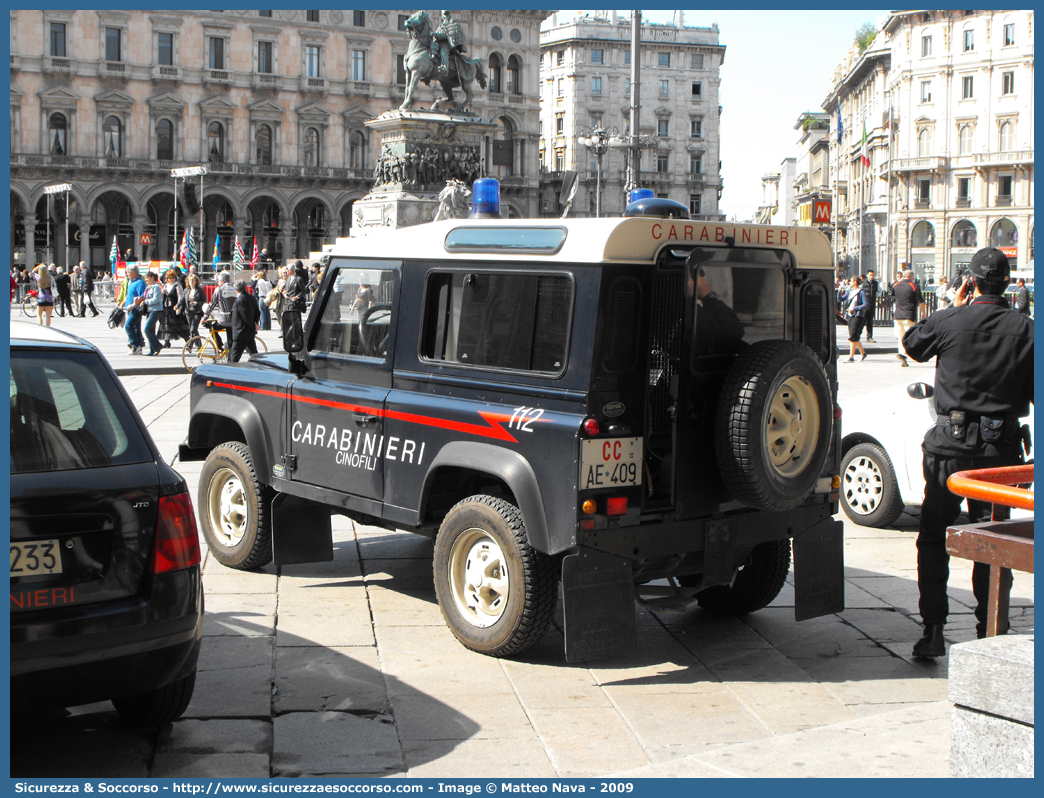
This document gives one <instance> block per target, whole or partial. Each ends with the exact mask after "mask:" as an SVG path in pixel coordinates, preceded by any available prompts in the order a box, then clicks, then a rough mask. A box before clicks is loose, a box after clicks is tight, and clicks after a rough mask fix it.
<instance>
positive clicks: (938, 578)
mask: <svg viewBox="0 0 1044 798" xmlns="http://www.w3.org/2000/svg"><path fill="white" fill-rule="evenodd" d="M968 273H969V276H968V277H967V278H966V279H965V282H964V283H963V285H962V286H961V288H960V289H959V290H958V292H957V294H956V295H955V297H954V307H952V308H947V309H946V310H941V311H938V312H936V313H933V314H932V315H931V316H929V317H928V318H927V319H925V320H924V321H921V322H918V323H917V324H915V325H914V326H913V327H912V328H911V329H910V330H909V331H908V332H907V333H906V335H905V336H903V345H904V346H905V348H906V352H907V354H908V355H909V356H910V357H912V358H913V359H914V360H916V361H918V362H919V363H924V362H926V361H928V360H931V359H933V358H934V359H935V362H936V369H935V411H936V413H937V415H938V420H937V423H936V424H935V425H934V426H932V427H931V428H930V429H929V430H928V432H927V433H925V436H924V443H923V444H922V450H923V452H924V455H923V469H924V481H925V486H924V502H923V503H922V504H921V520H920V525H919V528H918V533H917V588H918V591H919V593H920V602H919V609H920V613H921V620H922V621H923V623H924V633H923V635H922V637H921V639H920V640H918V641H917V643H916V644H915V645H914V647H913V655H914V656H915V657H941V656H943V655H944V654H945V653H946V645H945V639H944V637H943V627H944V625H945V624H946V621H947V617H948V615H949V603H948V601H947V596H946V587H947V581H948V579H949V573H950V571H949V562H950V556H949V554H947V552H946V528H947V527H948V526H950V525H951V524H953V523H954V521H956V520H957V516H958V515H959V514H960V509H961V497H959V496H957V495H955V494H953V493H951V492H950V490H949V488H948V487H947V485H946V481H947V480H948V479H949V477H950V476H951V475H952V474H954V473H956V472H958V471H966V470H968V469H977V468H996V467H1000V466H1010V465H1017V464H1018V463H1021V462H1022V459H1023V454H1024V453H1025V454H1026V455H1028V454H1029V453H1030V452H1029V437H1028V435H1026V434H1025V431H1024V430H1023V429H1021V428H1020V425H1019V419H1020V418H1022V417H1024V416H1026V415H1028V414H1029V410H1030V403H1031V402H1032V401H1033V322H1032V321H1031V320H1030V319H1027V318H1026V317H1025V316H1023V315H1021V314H1019V313H1009V312H1008V310H1009V308H1008V301H1007V299H1005V298H1004V296H1003V294H1004V289H1005V288H1007V286H1008V280H1009V276H1010V269H1009V266H1008V259H1007V257H1005V255H1004V253H1003V252H1001V251H1000V250H999V249H996V248H994V247H987V248H986V249H980V250H979V251H978V252H976V253H975V255H973V256H972V260H971V264H970V265H969V268H968ZM989 513H990V505H989V504H987V503H985V502H979V501H973V500H970V499H969V500H968V517H969V519H970V520H971V522H972V523H978V522H980V521H982V520H985V519H986V518H988V517H989ZM1011 584H1012V576H1011V571H1010V570H1008V569H1006V568H1005V569H1002V570H1001V589H1002V591H1004V593H1005V594H1006V593H1007V591H1008V590H1010V587H1011ZM972 592H973V594H974V595H975V602H976V606H975V619H976V621H977V623H976V625H975V632H976V635H977V636H978V637H979V638H982V637H985V635H986V616H987V603H988V601H989V592H990V591H989V566H988V565H986V564H984V563H979V562H976V563H975V565H974V567H973V568H972ZM1006 631H1007V629H1000V630H998V632H999V633H1001V634H1004V633H1005V632H1006Z"/></svg>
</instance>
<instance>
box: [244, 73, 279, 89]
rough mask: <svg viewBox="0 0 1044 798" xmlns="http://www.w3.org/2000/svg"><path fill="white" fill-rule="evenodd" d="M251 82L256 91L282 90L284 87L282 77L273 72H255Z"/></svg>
mask: <svg viewBox="0 0 1044 798" xmlns="http://www.w3.org/2000/svg"><path fill="white" fill-rule="evenodd" d="M250 82H251V84H253V86H254V88H255V89H280V88H282V86H283V78H282V76H281V75H274V74H272V73H271V72H255V73H254V74H253V75H251V78H250Z"/></svg>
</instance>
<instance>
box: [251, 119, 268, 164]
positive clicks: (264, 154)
mask: <svg viewBox="0 0 1044 798" xmlns="http://www.w3.org/2000/svg"><path fill="white" fill-rule="evenodd" d="M254 157H255V159H256V161H257V163H259V164H262V165H264V166H271V164H272V128H270V127H269V126H268V125H258V126H257V130H256V131H255V133H254Z"/></svg>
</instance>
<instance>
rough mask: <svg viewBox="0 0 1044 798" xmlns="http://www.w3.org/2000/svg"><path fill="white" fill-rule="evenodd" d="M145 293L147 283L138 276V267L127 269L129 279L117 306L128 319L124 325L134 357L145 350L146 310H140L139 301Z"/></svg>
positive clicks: (122, 289)
mask: <svg viewBox="0 0 1044 798" xmlns="http://www.w3.org/2000/svg"><path fill="white" fill-rule="evenodd" d="M144 293H145V281H144V280H142V279H141V276H140V275H139V274H138V267H137V266H133V265H131V266H128V267H127V277H126V279H124V281H123V284H122V285H121V286H120V293H119V296H118V297H117V300H118V302H117V304H118V305H119V306H120V307H122V308H123V309H124V310H125V311H126V313H127V318H126V320H125V321H124V323H123V329H124V330H126V332H127V347H128V348H129V349H130V350H131V354H132V355H140V354H141V352H142V349H144V348H145V339H144V337H142V334H141V320H142V316H143V315H144V309H141V310H139V308H138V300H139V299H140V298H141V295H142V294H144Z"/></svg>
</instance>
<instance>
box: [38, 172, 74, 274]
mask: <svg viewBox="0 0 1044 798" xmlns="http://www.w3.org/2000/svg"><path fill="white" fill-rule="evenodd" d="M70 191H72V186H71V185H69V184H68V183H59V184H58V185H55V186H45V187H44V194H46V195H47V250H48V254H49V257H48V260H50V259H51V258H52V257H54V253H53V252H51V208H52V207H53V206H52V202H53V199H52V197H53V196H54V195H55V194H65V269H66V271H68V269H69V192H70Z"/></svg>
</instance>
